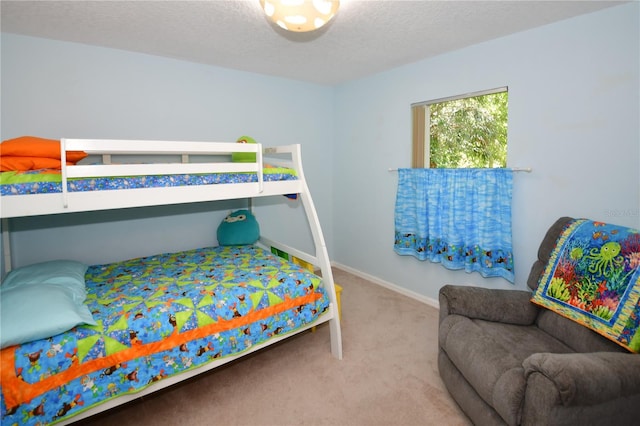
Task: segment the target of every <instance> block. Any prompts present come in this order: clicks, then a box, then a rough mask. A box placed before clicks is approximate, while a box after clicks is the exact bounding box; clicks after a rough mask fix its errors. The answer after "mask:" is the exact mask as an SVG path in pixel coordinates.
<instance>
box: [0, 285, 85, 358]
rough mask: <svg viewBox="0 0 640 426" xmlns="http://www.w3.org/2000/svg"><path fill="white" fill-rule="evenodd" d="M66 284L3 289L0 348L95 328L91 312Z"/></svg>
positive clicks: (20, 286)
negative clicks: (83, 326)
mask: <svg viewBox="0 0 640 426" xmlns="http://www.w3.org/2000/svg"><path fill="white" fill-rule="evenodd" d="M76 296H77V295H76V290H74V289H73V288H72V287H67V286H65V285H64V284H43V283H26V284H22V285H19V286H13V287H10V288H4V285H3V286H2V287H1V288H0V348H5V347H8V346H12V345H17V344H20V343H26V342H30V341H32V340H38V339H46V338H48V337H51V336H55V335H56V334H60V333H62V332H64V331H67V330H69V329H71V328H73V327H75V326H76V325H79V324H90V325H96V322H95V321H94V319H93V317H92V316H91V312H90V311H89V308H88V307H87V306H86V305H84V304H83V303H82V302H78V301H77V300H76Z"/></svg>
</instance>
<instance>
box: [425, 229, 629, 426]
mask: <svg viewBox="0 0 640 426" xmlns="http://www.w3.org/2000/svg"><path fill="white" fill-rule="evenodd" d="M569 220H570V218H561V219H559V220H558V221H556V223H554V224H553V226H552V227H551V228H550V229H549V230H548V231H547V234H546V236H545V238H544V240H543V241H542V244H541V245H540V248H539V250H538V260H537V261H536V262H535V263H534V265H533V266H532V268H531V273H530V275H529V278H528V286H529V287H530V288H531V289H535V288H536V287H537V285H538V280H539V278H540V275H541V273H542V272H543V271H544V268H545V265H546V263H547V261H548V260H549V256H550V254H551V251H552V250H553V247H554V246H555V242H556V239H557V237H558V236H559V234H560V233H561V231H562V229H563V228H564V225H565V224H566V223H567V222H568V221H569ZM439 299H440V324H439V337H438V340H439V354H438V368H439V371H440V375H441V377H442V380H443V381H444V383H445V385H446V387H447V389H448V390H449V393H450V394H451V395H452V397H453V398H454V400H455V401H456V402H457V404H458V405H459V406H460V408H461V409H462V411H464V413H465V414H466V415H467V416H468V417H469V418H470V419H471V421H472V422H473V423H474V424H477V425H504V424H507V425H596V424H601V425H631V424H634V425H637V424H640V354H633V353H630V352H628V351H627V350H626V349H624V348H622V347H621V346H618V345H617V344H615V343H613V342H611V341H609V340H608V339H606V338H604V337H602V336H600V335H599V334H597V333H595V332H593V331H591V330H589V329H588V328H586V327H583V326H582V325H580V324H578V323H576V322H573V321H571V320H568V319H566V318H564V317H562V316H560V315H558V314H556V313H554V312H552V311H550V310H547V309H544V308H540V307H538V306H537V305H534V304H533V303H531V302H530V299H531V292H529V291H518V290H492V289H486V288H477V287H463V286H451V285H446V286H444V287H442V289H441V290H440V295H439Z"/></svg>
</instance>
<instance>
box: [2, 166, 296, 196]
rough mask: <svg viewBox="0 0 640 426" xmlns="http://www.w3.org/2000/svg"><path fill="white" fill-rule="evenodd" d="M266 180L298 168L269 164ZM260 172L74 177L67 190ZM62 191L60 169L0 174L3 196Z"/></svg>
mask: <svg viewBox="0 0 640 426" xmlns="http://www.w3.org/2000/svg"><path fill="white" fill-rule="evenodd" d="M263 176H264V181H265V182H278V181H287V180H296V179H297V175H296V172H295V170H294V169H290V168H285V167H268V166H267V167H265V168H264V169H263ZM257 181H258V176H257V174H256V173H244V172H242V173H211V174H183V175H174V174H172V175H149V176H118V177H95V178H94V177H91V178H71V179H69V180H68V181H67V191H69V192H86V191H104V190H118V189H138V188H166V187H176V186H197V185H217V184H229V183H251V182H257ZM60 192H62V176H61V174H60V171H59V170H50V169H39V170H28V171H20V172H18V171H8V172H2V173H0V195H2V196H10V195H29V194H50V193H60Z"/></svg>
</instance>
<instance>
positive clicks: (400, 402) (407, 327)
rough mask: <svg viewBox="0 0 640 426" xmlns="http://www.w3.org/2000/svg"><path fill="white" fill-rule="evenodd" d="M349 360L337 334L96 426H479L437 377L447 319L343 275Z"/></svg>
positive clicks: (276, 350) (154, 399)
mask: <svg viewBox="0 0 640 426" xmlns="http://www.w3.org/2000/svg"><path fill="white" fill-rule="evenodd" d="M334 278H335V281H336V282H337V283H339V284H340V285H342V287H343V292H342V309H343V313H342V315H343V316H342V340H343V353H344V359H343V360H342V361H338V360H336V359H335V358H333V357H332V356H331V351H330V344H329V328H328V325H326V324H325V325H322V326H320V327H318V329H317V331H316V332H315V333H311V332H305V333H302V334H301V335H299V336H296V337H293V338H291V339H286V340H285V341H284V342H282V343H280V344H278V345H275V346H272V347H270V348H267V349H265V350H262V351H259V352H258V353H256V354H254V355H252V356H249V357H246V358H243V359H241V360H239V361H237V362H234V363H232V364H231V365H229V366H225V367H222V368H220V369H217V370H214V371H213V372H210V373H208V374H204V375H200V376H198V377H196V378H194V379H191V380H189V381H187V382H186V383H182V384H179V385H176V386H174V387H172V388H169V389H167V390H164V391H161V392H157V393H155V394H152V395H150V396H146V397H144V398H141V399H139V400H137V401H135V402H133V403H130V404H128V405H126V406H123V407H118V408H116V409H114V410H111V411H109V412H106V413H103V414H101V415H99V416H96V417H93V418H91V419H88V420H86V421H84V422H83V424H87V425H118V426H129V425H146V424H149V425H183V424H184V425H256V426H260V425H278V426H281V425H354V426H357V425H367V426H370V425H385V426H387V425H411V426H412V425H469V424H470V423H469V421H468V419H467V418H466V417H465V416H464V415H463V414H461V412H460V410H459V409H458V407H457V406H456V405H455V403H454V402H453V400H452V399H451V397H450V396H449V394H448V393H447V391H446V390H445V388H444V385H443V383H442V381H441V380H440V377H439V375H438V367H437V361H436V358H437V340H438V333H437V322H438V311H437V309H435V308H432V307H430V306H428V305H425V304H423V303H421V302H418V301H416V300H413V299H410V298H408V297H405V296H403V295H400V294H397V293H395V292H393V291H390V290H387V289H385V288H383V287H380V286H378V285H376V284H373V283H370V282H368V281H366V280H364V279H361V278H358V277H356V276H354V275H351V274H349V273H347V272H344V271H341V270H338V269H336V270H335V271H334Z"/></svg>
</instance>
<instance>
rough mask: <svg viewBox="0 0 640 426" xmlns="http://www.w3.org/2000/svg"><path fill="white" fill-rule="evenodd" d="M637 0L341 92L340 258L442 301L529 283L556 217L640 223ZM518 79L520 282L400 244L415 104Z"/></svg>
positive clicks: (514, 127) (513, 116) (514, 128)
mask: <svg viewBox="0 0 640 426" xmlns="http://www.w3.org/2000/svg"><path fill="white" fill-rule="evenodd" d="M639 7H640V5H639V4H638V3H634V4H631V5H625V6H621V7H615V8H612V9H607V10H605V11H603V12H599V13H594V14H590V15H585V16H582V17H578V18H575V19H571V20H566V21H563V22H560V23H556V24H553V25H549V26H545V27H541V28H538V29H534V30H531V31H527V32H522V33H519V34H516V35H512V36H509V37H504V38H501V39H497V40H494V41H491V42H486V43H482V44H478V45H475V46H473V47H469V48H466V49H463V50H459V51H456V52H452V53H449V54H446V55H442V56H439V57H436V58H433V59H428V60H424V61H421V62H417V63H414V64H411V65H408V66H404V67H401V68H397V69H394V70H392V71H389V72H385V73H382V74H378V75H375V76H371V77H369V78H365V79H361V80H359V81H355V82H352V83H349V84H344V85H342V86H340V87H338V88H337V89H336V92H337V93H336V98H337V99H336V105H337V111H336V142H335V143H336V145H335V148H334V152H335V172H334V194H335V201H334V206H335V208H334V247H335V253H334V260H336V261H337V262H339V263H341V264H344V265H347V266H349V267H351V268H354V269H356V270H359V271H362V272H365V273H367V274H370V275H373V276H375V277H377V278H379V279H381V280H383V281H386V282H387V283H390V284H395V285H398V286H401V287H403V288H405V289H407V290H409V291H411V292H415V293H417V294H419V295H423V296H426V297H427V298H432V299H436V298H437V291H438V289H439V288H440V287H441V286H442V285H443V284H446V283H454V284H463V285H466V284H475V285H480V286H485V287H498V288H522V289H523V288H525V280H526V277H527V275H528V272H529V268H530V265H531V264H532V262H533V260H534V259H535V256H536V251H537V246H538V244H539V242H540V240H541V239H542V237H543V236H544V233H545V231H546V229H547V228H548V226H549V225H551V224H552V223H553V222H554V220H555V219H557V218H558V217H560V216H564V215H568V216H577V217H589V218H592V219H597V220H602V221H609V222H613V223H618V224H621V225H628V226H633V227H636V228H638V227H640V198H639V197H640V194H639V187H640V183H639V182H640V180H639V179H640V178H639V176H640V175H639V169H640V167H639V166H640V149H639V146H640V142H639V141H640V130H639V129H640V124H639V118H638V117H639V114H640V111H639V106H638V105H639V101H640V99H639V92H640V86H639V80H640V77H639V73H638V67H639V64H640V58H639V42H638V40H639V39H640V37H639V29H638V28H639V23H638V16H639ZM501 86H508V87H509V135H508V139H509V142H508V143H509V148H508V164H509V166H513V167H516V166H519V167H532V168H533V173H530V174H528V173H520V174H516V176H515V178H514V196H513V244H514V256H515V269H516V285H515V286H513V285H511V284H509V283H508V282H507V281H505V280H503V279H501V278H493V279H483V278H481V276H480V275H479V274H477V273H475V274H467V273H465V272H462V271H449V270H447V269H445V268H443V267H442V266H440V265H438V264H433V263H429V262H420V261H418V260H416V259H414V258H413V257H401V256H397V255H395V254H394V252H393V249H392V248H393V238H394V228H393V220H394V219H393V209H394V202H395V192H396V191H395V190H396V184H397V174H396V173H390V172H388V168H397V167H409V166H410V158H411V148H410V146H411V114H410V105H411V103H415V102H420V101H426V100H431V99H437V98H441V97H447V96H453V95H459V94H464V93H469V92H475V91H479V90H484V89H491V88H496V87H501Z"/></svg>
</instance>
